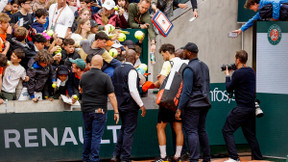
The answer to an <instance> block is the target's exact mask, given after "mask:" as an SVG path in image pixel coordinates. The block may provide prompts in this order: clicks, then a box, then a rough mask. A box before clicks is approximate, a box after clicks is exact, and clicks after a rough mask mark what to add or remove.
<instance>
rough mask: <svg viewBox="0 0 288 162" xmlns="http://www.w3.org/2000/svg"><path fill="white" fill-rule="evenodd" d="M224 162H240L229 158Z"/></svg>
mask: <svg viewBox="0 0 288 162" xmlns="http://www.w3.org/2000/svg"><path fill="white" fill-rule="evenodd" d="M224 162H240V160H239V159H237V160H234V159H231V158H229V159H228V160H226V161H224Z"/></svg>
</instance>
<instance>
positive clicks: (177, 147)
mask: <svg viewBox="0 0 288 162" xmlns="http://www.w3.org/2000/svg"><path fill="white" fill-rule="evenodd" d="M181 151H182V146H176V152H175V155H174V157H175V158H179V157H180V156H181Z"/></svg>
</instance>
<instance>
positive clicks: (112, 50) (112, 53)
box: [109, 48, 118, 58]
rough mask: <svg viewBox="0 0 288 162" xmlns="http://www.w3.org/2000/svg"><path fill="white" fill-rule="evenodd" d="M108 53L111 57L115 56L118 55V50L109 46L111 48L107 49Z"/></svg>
mask: <svg viewBox="0 0 288 162" xmlns="http://www.w3.org/2000/svg"><path fill="white" fill-rule="evenodd" d="M109 54H110V55H111V56H112V57H113V58H115V57H116V56H117V55H118V51H117V50H116V49H115V48H111V49H110V50H109Z"/></svg>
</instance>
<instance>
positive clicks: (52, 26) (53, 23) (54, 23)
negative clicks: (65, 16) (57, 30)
mask: <svg viewBox="0 0 288 162" xmlns="http://www.w3.org/2000/svg"><path fill="white" fill-rule="evenodd" d="M57 7H58V4H57V6H56V7H55V9H54V12H53V17H52V25H51V28H52V29H53V28H54V25H55V26H56V23H57V21H58V18H59V16H60V15H61V13H62V11H63V9H64V7H66V6H63V7H62V9H61V10H60V12H59V14H58V16H57V17H56V20H55V22H53V20H54V16H55V12H56V9H57Z"/></svg>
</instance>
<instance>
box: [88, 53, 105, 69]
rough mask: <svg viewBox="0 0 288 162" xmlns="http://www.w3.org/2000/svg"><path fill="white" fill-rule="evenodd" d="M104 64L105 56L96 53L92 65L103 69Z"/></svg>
mask: <svg viewBox="0 0 288 162" xmlns="http://www.w3.org/2000/svg"><path fill="white" fill-rule="evenodd" d="M102 66H103V58H102V56H100V55H95V56H93V57H92V60H91V67H92V68H98V69H101V68H102Z"/></svg>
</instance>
